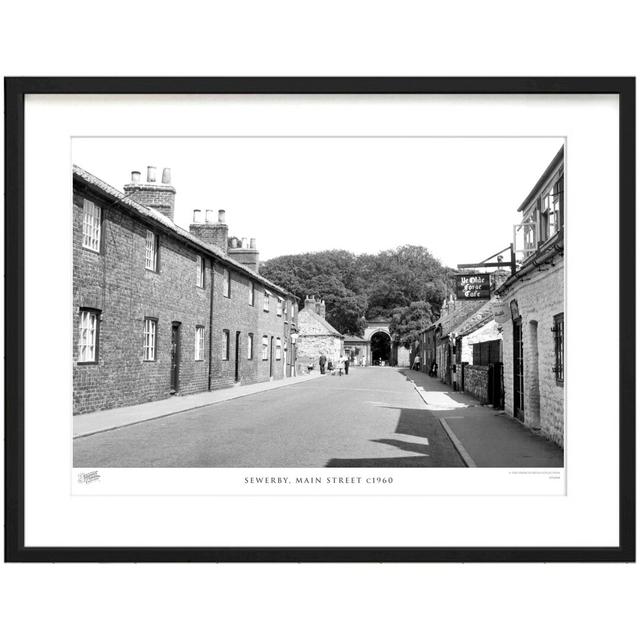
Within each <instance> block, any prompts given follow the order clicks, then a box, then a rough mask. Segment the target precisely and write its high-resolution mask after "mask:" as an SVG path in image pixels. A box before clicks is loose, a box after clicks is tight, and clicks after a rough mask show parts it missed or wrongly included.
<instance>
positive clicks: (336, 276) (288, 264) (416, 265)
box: [260, 245, 454, 335]
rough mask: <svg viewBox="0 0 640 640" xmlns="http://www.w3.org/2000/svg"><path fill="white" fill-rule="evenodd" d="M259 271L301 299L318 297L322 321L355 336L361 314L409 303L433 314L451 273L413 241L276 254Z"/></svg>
mask: <svg viewBox="0 0 640 640" xmlns="http://www.w3.org/2000/svg"><path fill="white" fill-rule="evenodd" d="M260 272H261V273H262V274H263V275H264V276H265V277H267V278H269V279H270V280H272V281H273V282H275V283H276V284H278V285H280V286H282V287H284V288H285V289H287V290H288V291H291V292H292V293H293V294H295V295H297V296H298V297H299V298H300V299H301V300H304V298H305V296H307V295H315V296H316V297H320V298H323V299H324V300H325V303H326V308H327V320H328V321H329V322H330V323H331V324H332V325H333V326H334V327H335V328H336V329H338V331H340V332H342V333H351V334H355V335H362V329H363V326H364V322H363V317H366V318H367V319H369V320H371V319H373V318H377V317H380V316H381V317H383V318H385V319H387V320H389V319H391V318H392V315H393V314H394V311H395V310H397V309H402V308H409V307H410V306H411V304H412V303H414V302H422V303H425V304H427V305H428V307H429V310H430V313H431V314H434V313H437V312H438V311H439V309H440V307H441V305H442V302H443V300H444V299H445V297H446V295H447V291H448V290H451V288H452V286H453V273H454V272H453V271H452V270H451V269H448V268H447V267H445V266H443V265H442V264H441V263H440V262H439V261H438V260H437V259H436V258H434V257H433V256H432V255H431V253H430V252H429V250H428V249H426V248H425V247H421V246H415V245H405V246H402V247H398V248H396V249H391V250H388V251H381V252H380V253H378V254H362V255H358V256H356V255H354V254H353V253H350V252H349V251H342V250H334V251H320V252H317V253H303V254H298V255H289V256H280V257H278V258H273V259H272V260H268V261H267V262H265V263H264V264H263V265H261V269H260Z"/></svg>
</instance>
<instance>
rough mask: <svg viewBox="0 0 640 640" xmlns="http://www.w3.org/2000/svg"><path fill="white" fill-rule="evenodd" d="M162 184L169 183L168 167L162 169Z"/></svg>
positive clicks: (169, 171)
mask: <svg viewBox="0 0 640 640" xmlns="http://www.w3.org/2000/svg"><path fill="white" fill-rule="evenodd" d="M162 184H171V169H170V168H169V167H165V168H164V169H163V170H162Z"/></svg>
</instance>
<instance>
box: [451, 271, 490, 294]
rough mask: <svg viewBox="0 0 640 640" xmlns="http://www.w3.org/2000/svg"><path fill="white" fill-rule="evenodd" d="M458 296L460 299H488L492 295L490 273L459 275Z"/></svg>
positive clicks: (457, 280)
mask: <svg viewBox="0 0 640 640" xmlns="http://www.w3.org/2000/svg"><path fill="white" fill-rule="evenodd" d="M456 297H457V298H458V300H470V299H474V300H488V299H489V298H490V297H491V294H490V280H489V274H488V273H474V274H468V275H457V276H456Z"/></svg>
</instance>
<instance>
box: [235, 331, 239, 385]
mask: <svg viewBox="0 0 640 640" xmlns="http://www.w3.org/2000/svg"><path fill="white" fill-rule="evenodd" d="M235 380H236V382H240V332H239V331H236V376H235Z"/></svg>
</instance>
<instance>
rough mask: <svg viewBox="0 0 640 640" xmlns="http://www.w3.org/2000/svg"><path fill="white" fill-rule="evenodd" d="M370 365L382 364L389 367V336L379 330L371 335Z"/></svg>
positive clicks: (386, 332) (387, 333)
mask: <svg viewBox="0 0 640 640" xmlns="http://www.w3.org/2000/svg"><path fill="white" fill-rule="evenodd" d="M370 343H371V364H373V365H377V364H379V363H384V364H385V365H387V366H388V365H389V364H390V362H391V336H390V335H389V332H388V331H384V330H379V331H376V332H375V333H373V334H371V338H370Z"/></svg>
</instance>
